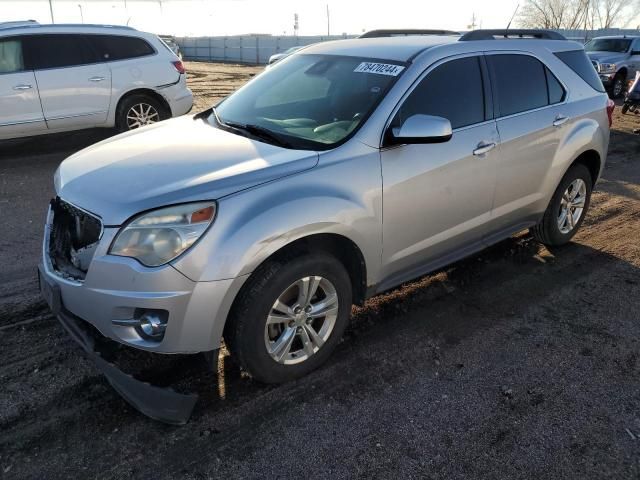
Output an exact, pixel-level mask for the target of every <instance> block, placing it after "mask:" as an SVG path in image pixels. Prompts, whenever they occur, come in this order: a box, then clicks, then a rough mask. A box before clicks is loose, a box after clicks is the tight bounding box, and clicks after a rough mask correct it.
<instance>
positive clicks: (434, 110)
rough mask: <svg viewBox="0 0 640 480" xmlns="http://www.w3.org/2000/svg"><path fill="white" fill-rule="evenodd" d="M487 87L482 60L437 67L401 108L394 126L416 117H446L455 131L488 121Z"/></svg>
mask: <svg viewBox="0 0 640 480" xmlns="http://www.w3.org/2000/svg"><path fill="white" fill-rule="evenodd" d="M484 102H485V99H484V87H483V83H482V71H481V70H480V61H479V59H478V57H467V58H459V59H456V60H451V61H449V62H447V63H444V64H442V65H440V66H438V67H436V68H435V69H434V70H433V71H431V72H430V73H429V74H428V75H427V76H426V77H425V78H424V80H422V81H421V82H420V84H419V85H418V86H417V87H416V88H415V89H414V90H413V92H411V94H410V95H409V97H408V98H407V99H406V100H405V102H404V103H403V104H402V107H400V110H399V111H398V113H397V115H396V117H395V119H394V121H393V125H394V126H399V125H401V124H402V123H403V122H404V121H405V120H406V119H408V118H409V117H411V116H413V115H416V114H423V115H434V116H437V117H443V118H446V119H448V120H449V121H450V122H451V127H452V128H460V127H465V126H468V125H473V124H474V123H480V122H483V121H484V120H485V107H484Z"/></svg>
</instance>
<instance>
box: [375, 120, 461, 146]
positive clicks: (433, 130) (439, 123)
mask: <svg viewBox="0 0 640 480" xmlns="http://www.w3.org/2000/svg"><path fill="white" fill-rule="evenodd" d="M452 135H453V133H452V132H451V122H450V121H449V120H447V119H446V118H442V117H434V116H432V115H421V114H418V115H413V116H411V117H409V118H407V119H406V120H405V121H404V123H403V124H402V125H401V126H400V127H396V128H389V130H387V133H386V139H385V143H386V144H387V145H402V144H420V143H444V142H448V141H449V140H451V136H452Z"/></svg>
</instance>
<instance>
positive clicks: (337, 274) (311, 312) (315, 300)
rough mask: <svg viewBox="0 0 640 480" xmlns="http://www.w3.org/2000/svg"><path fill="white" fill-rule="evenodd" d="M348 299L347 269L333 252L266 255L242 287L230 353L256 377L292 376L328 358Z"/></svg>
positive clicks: (229, 332) (228, 334)
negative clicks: (276, 257)
mask: <svg viewBox="0 0 640 480" xmlns="http://www.w3.org/2000/svg"><path fill="white" fill-rule="evenodd" d="M305 280H306V283H304V281H305ZM304 285H306V286H304ZM301 286H303V287H301ZM314 287H315V289H314ZM304 288H307V290H306V292H307V293H309V292H315V293H312V294H311V296H309V298H308V299H307V298H306V296H302V295H301V293H300V292H301V291H303V290H304ZM334 297H335V300H332V299H334ZM304 302H307V303H304ZM351 304H352V291H351V280H350V278H349V274H348V273H347V271H346V269H345V268H344V266H343V265H342V263H340V262H339V261H338V260H337V259H336V258H334V257H333V256H331V255H328V254H326V253H310V254H303V255H302V256H297V257H291V258H289V259H280V260H271V261H268V262H266V263H265V264H263V265H262V266H261V267H260V268H259V269H258V270H256V271H255V272H254V273H253V275H252V276H251V278H250V279H249V280H248V281H247V284H246V285H245V286H244V287H243V288H242V291H241V292H240V294H239V296H238V299H237V300H236V303H235V304H234V307H233V308H232V311H231V313H230V315H229V319H228V320H227V325H226V327H225V341H226V342H227V344H228V346H229V348H230V350H231V355H232V358H234V359H235V360H236V361H237V362H238V363H239V364H240V366H241V368H242V369H243V370H245V371H247V372H248V373H249V374H250V375H251V376H252V377H253V378H255V379H256V380H258V381H261V382H264V383H283V382H287V381H290V380H294V379H296V378H299V377H302V376H304V375H306V374H308V373H309V372H311V371H313V370H315V369H316V368H318V367H319V366H320V365H322V364H323V363H324V362H325V361H326V360H327V359H328V358H329V356H330V355H331V353H332V352H333V350H334V349H335V347H336V346H337V345H338V343H339V341H340V339H341V338H342V335H343V333H344V330H345V328H346V326H347V324H348V322H349V315H350V313H351ZM324 305H326V306H327V308H323V306H324ZM276 306H277V307H276ZM287 312H288V313H287ZM295 312H298V313H295ZM323 313H324V315H323ZM325 322H326V323H325ZM289 339H291V340H289ZM287 344H288V346H287Z"/></svg>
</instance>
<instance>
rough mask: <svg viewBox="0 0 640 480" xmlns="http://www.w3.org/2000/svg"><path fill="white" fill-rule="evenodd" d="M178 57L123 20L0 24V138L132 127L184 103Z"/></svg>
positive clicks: (174, 112) (188, 103) (179, 111)
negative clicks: (118, 24) (119, 22)
mask: <svg viewBox="0 0 640 480" xmlns="http://www.w3.org/2000/svg"><path fill="white" fill-rule="evenodd" d="M192 104H193V97H192V95H191V91H190V90H189V89H188V88H187V83H186V74H185V70H184V66H183V65H182V62H181V61H180V59H179V58H178V57H177V56H176V55H175V54H174V53H173V52H172V51H171V49H170V48H168V47H167V46H166V45H165V44H164V43H163V42H162V41H161V40H160V39H159V38H158V37H157V36H155V35H153V34H150V33H143V32H138V31H136V30H134V29H133V28H129V27H112V26H97V25H39V24H37V23H34V22H11V23H7V24H0V105H2V108H1V109H0V140H3V139H9V138H17V137H27V136H31V135H39V134H43V133H54V132H62V131H69V130H78V129H82V128H91V127H114V126H115V127H117V128H118V129H119V130H120V131H126V130H131V129H134V128H138V127H140V126H143V125H147V124H150V123H155V122H157V121H159V120H163V119H166V118H170V117H177V116H180V115H184V114H185V113H187V112H189V110H191V107H192Z"/></svg>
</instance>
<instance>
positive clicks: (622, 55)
mask: <svg viewBox="0 0 640 480" xmlns="http://www.w3.org/2000/svg"><path fill="white" fill-rule="evenodd" d="M584 48H585V50H586V52H587V55H588V56H589V58H590V59H591V61H592V63H593V66H594V67H595V68H596V71H597V72H598V74H599V75H600V80H602V84H603V85H604V86H605V88H606V89H607V90H608V91H609V92H610V93H611V96H612V98H618V97H620V96H621V95H622V94H623V93H624V91H625V90H626V88H627V82H628V81H629V80H631V79H633V78H634V77H635V75H636V71H638V70H640V37H629V36H612V37H597V38H594V39H593V40H591V41H590V42H588V43H587V44H586V45H585V47H584Z"/></svg>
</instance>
